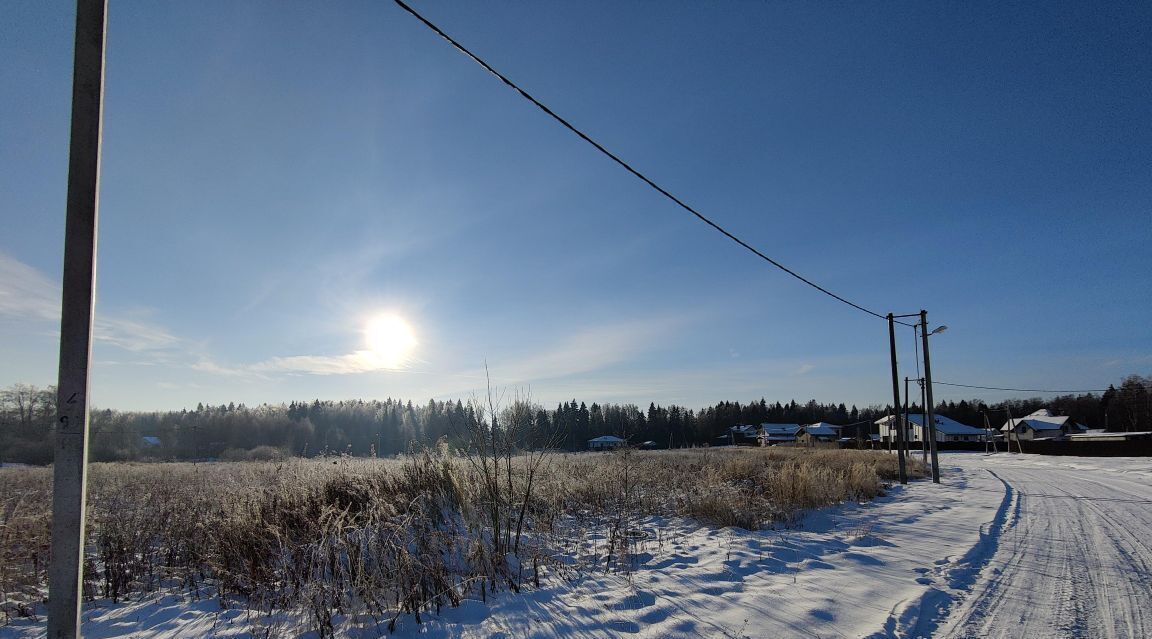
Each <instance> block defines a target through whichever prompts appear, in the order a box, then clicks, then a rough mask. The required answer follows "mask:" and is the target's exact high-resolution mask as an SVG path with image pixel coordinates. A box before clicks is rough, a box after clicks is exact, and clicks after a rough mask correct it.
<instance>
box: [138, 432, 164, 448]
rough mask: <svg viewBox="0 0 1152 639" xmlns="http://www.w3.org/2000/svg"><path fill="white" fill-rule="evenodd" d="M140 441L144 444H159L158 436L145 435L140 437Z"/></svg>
mask: <svg viewBox="0 0 1152 639" xmlns="http://www.w3.org/2000/svg"><path fill="white" fill-rule="evenodd" d="M140 441H142V442H143V443H144V445H145V446H159V445H160V438H159V437H152V436H150V435H145V436H144V437H141V438H140Z"/></svg>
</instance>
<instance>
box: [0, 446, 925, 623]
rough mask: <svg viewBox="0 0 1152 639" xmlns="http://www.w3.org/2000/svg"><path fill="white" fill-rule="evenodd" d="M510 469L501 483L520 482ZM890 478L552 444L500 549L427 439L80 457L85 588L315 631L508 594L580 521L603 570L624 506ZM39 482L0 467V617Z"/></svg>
mask: <svg viewBox="0 0 1152 639" xmlns="http://www.w3.org/2000/svg"><path fill="white" fill-rule="evenodd" d="M522 470H523V469H521V470H518V471H516V472H514V473H513V475H512V476H513V481H514V482H523V481H525V477H526V476H527V475H526V473H524V472H522ZM913 472H914V473H917V472H920V473H922V469H920V468H919V467H918V466H916V467H914V468H913ZM895 475H896V460H895V457H894V456H892V455H889V454H885V453H873V452H861V451H830V450H805V449H798V448H797V449H739V450H737V449H723V450H722V449H711V450H709V449H699V450H685V451H653V452H634V451H630V452H628V453H588V454H575V455H573V454H564V455H556V456H552V457H550V458H548V459H547V460H546V462H545V466H544V467H543V469H542V470H541V472H540V473H538V475H537V476H536V478H535V486H534V488H533V490H531V491H530V492H529V491H520V490H519V489H518V488H517V489H516V490H513V491H510V492H509V494H527V495H528V498H527V500H526V501H522V502H521V503H517V504H512V506H513V507H515V508H517V509H523V511H524V512H525V513H527V516H526V523H525V529H526V530H525V543H524V544H523V546H522V547H520V548H519V551H520V552H519V555H520V556H518V557H515V556H509V554H508V553H504V552H498V549H499V548H501V546H500V545H499V544H498V543H495V544H494V543H493V539H492V534H491V531H492V529H491V523H490V518H489V517H488V516H487V513H486V512H485V508H484V506H483V500H484V498H485V492H484V488H483V481H482V478H481V477H479V476H478V475H477V471H476V469H475V467H474V466H473V465H471V464H469V463H466V462H465V461H463V460H462V459H460V458H458V457H455V456H453V455H451V454H449V453H448V452H447V451H446V450H444V449H443V448H441V449H438V450H433V451H427V452H424V453H420V454H417V455H412V456H409V457H406V458H403V459H400V460H376V459H350V458H343V459H337V460H335V461H333V460H331V459H329V460H303V459H292V460H286V461H282V462H244V463H221V464H199V465H192V464H95V465H93V467H92V470H91V475H90V477H91V479H90V492H89V514H88V517H89V525H88V536H89V540H88V541H89V553H88V562H87V568H86V574H85V587H86V593H87V594H88V595H89V596H90V597H107V598H111V599H113V600H118V599H122V598H124V597H131V596H135V595H138V594H140V593H146V592H150V591H155V590H158V589H165V590H171V589H180V590H183V591H185V592H187V593H190V594H191V595H192V596H200V595H201V593H212V595H213V596H217V597H220V598H221V601H222V603H228V602H230V601H231V602H235V603H237V605H242V606H246V607H249V608H251V609H253V610H264V611H271V610H274V609H303V610H307V611H308V612H309V613H310V615H311V617H312V619H313V622H314V625H315V628H316V629H317V631H318V632H319V633H320V634H321V635H322V636H324V635H330V634H331V633H332V632H333V621H332V618H333V615H335V614H345V615H370V616H372V617H373V618H375V619H376V620H377V622H378V623H385V622H387V621H388V620H391V619H395V617H396V616H397V615H399V614H402V613H412V614H415V615H416V616H417V618H419V614H420V613H421V612H422V611H424V610H428V609H430V608H439V607H440V606H443V605H455V604H456V603H458V602H459V600H460V598H461V597H462V596H464V595H466V594H468V593H474V594H479V595H480V596H486V594H487V593H488V592H490V591H491V590H493V589H498V588H503V587H509V588H512V589H519V587H520V586H521V585H522V583H524V582H526V581H531V580H533V579H536V578H537V576H536V575H537V570H536V567H537V566H538V565H541V564H544V565H547V564H550V563H551V564H557V563H571V562H572V561H574V560H577V559H578V558H579V557H580V556H581V550H580V549H581V548H582V547H584V546H583V544H584V543H585V539H586V538H588V537H590V536H591V533H593V532H596V533H598V536H599V537H604V538H606V539H608V540H609V541H608V542H607V545H606V547H604V548H602V549H601V550H600V554H598V555H595V557H593V560H594V561H595V562H596V563H595V565H600V566H601V567H609V568H611V567H612V566H614V565H616V566H618V565H619V563H618V562H619V559H620V558H621V557H623V556H627V553H628V547H627V540H628V539H629V531H630V527H631V523H630V522H631V521H632V520H633V519H635V518H638V517H644V516H650V515H667V516H687V517H693V518H695V519H698V520H700V521H702V522H706V523H709V524H713V525H721V526H740V527H743V528H749V529H756V528H759V527H761V526H763V525H765V524H767V523H770V522H783V523H790V522H793V521H795V519H796V517H797V516H798V515H799V514H800V513H801V512H803V510H804V509H808V508H816V507H820V506H825V505H829V504H835V503H840V502H843V501H848V500H853V501H856V500H861V501H862V500H867V499H870V498H872V497H874V496H876V495H878V494H880V493H881V491H882V488H883V482H885V481H890V480H892V479H894V478H895ZM50 485H51V475H50V471H49V470H48V469H43V468H14V469H0V609H2V610H3V615H4V616H5V617H8V618H10V617H14V616H23V615H28V614H31V613H32V611H33V607H34V604H35V603H36V602H37V601H39V600H41V599H42V598H43V596H44V589H45V585H46V578H47V576H46V566H47V555H48V530H49V519H50V516H49V508H50V503H51V499H50V490H51V486H50ZM614 559H615V562H616V563H614ZM601 562H602V563H601ZM205 586H207V587H208V588H207V589H205V588H204V587H205Z"/></svg>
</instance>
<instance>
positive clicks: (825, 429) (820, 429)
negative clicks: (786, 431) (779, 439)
mask: <svg viewBox="0 0 1152 639" xmlns="http://www.w3.org/2000/svg"><path fill="white" fill-rule="evenodd" d="M841 428H842V427H841V426H837V425H835V424H829V423H827V422H817V423H815V424H808V425H805V426H801V427H800V430H799V431H797V432H796V441H798V442H800V443H801V444H814V443H816V442H834V441H837V440H839V439H840V429H841Z"/></svg>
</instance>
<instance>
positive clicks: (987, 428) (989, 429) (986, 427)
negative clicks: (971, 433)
mask: <svg viewBox="0 0 1152 639" xmlns="http://www.w3.org/2000/svg"><path fill="white" fill-rule="evenodd" d="M980 416H981V417H983V418H984V454H985V455H987V454H988V440H989V439H992V436H991V432H992V427H991V426H989V425H988V413H985V412H984V411H980Z"/></svg>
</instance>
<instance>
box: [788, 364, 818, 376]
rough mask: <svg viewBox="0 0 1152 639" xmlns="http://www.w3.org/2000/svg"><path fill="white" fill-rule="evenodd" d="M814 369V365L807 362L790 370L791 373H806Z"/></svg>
mask: <svg viewBox="0 0 1152 639" xmlns="http://www.w3.org/2000/svg"><path fill="white" fill-rule="evenodd" d="M814 370H816V366H814V365H812V364H808V363H804V364H801V365H800V366H799V367H797V368H796V370H794V371H792V374H793V375H807V374H808V373H811V372H812V371H814Z"/></svg>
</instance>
